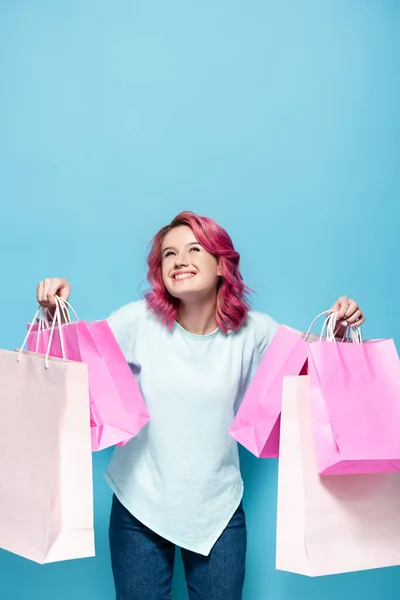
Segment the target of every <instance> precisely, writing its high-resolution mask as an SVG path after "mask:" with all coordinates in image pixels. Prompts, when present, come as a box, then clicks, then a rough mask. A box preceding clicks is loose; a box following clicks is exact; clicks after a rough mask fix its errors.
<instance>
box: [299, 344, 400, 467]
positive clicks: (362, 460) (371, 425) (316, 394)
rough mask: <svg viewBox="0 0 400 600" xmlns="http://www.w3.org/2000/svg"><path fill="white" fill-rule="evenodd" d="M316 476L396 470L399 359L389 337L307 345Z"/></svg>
mask: <svg viewBox="0 0 400 600" xmlns="http://www.w3.org/2000/svg"><path fill="white" fill-rule="evenodd" d="M308 371H309V376H310V393H311V409H312V416H313V433H314V442H315V451H316V457H317V468H318V473H320V474H337V473H343V474H344V473H379V472H390V471H397V470H399V469H400V361H399V357H398V354H397V351H396V348H395V345H394V342H393V340H376V341H371V342H363V343H353V344H347V343H344V344H340V343H339V344H338V343H334V342H333V343H332V342H316V343H314V344H311V345H310V346H309V347H308Z"/></svg>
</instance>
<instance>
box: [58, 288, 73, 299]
mask: <svg viewBox="0 0 400 600" xmlns="http://www.w3.org/2000/svg"><path fill="white" fill-rule="evenodd" d="M70 293H71V289H70V287H69V286H68V285H63V286H62V287H61V288H60V289H59V290H58V295H59V296H60V298H62V299H63V300H65V301H68V298H69V295H70Z"/></svg>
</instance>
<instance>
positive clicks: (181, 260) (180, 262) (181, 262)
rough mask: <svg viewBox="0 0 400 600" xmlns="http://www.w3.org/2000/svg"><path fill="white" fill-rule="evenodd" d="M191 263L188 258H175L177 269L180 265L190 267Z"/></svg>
mask: <svg viewBox="0 0 400 600" xmlns="http://www.w3.org/2000/svg"><path fill="white" fill-rule="evenodd" d="M188 266H189V263H188V262H187V260H186V259H184V258H181V257H179V256H177V257H176V258H175V269H179V268H180V267H188Z"/></svg>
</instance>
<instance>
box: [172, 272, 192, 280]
mask: <svg viewBox="0 0 400 600" xmlns="http://www.w3.org/2000/svg"><path fill="white" fill-rule="evenodd" d="M189 277H194V274H193V273H181V274H180V275H175V277H174V279H189Z"/></svg>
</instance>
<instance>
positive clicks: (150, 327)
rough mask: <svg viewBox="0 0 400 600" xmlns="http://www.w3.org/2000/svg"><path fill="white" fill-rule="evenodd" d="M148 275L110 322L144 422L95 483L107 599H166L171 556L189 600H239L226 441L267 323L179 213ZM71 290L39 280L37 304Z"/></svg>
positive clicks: (158, 240) (235, 491)
mask: <svg viewBox="0 0 400 600" xmlns="http://www.w3.org/2000/svg"><path fill="white" fill-rule="evenodd" d="M148 266H149V270H148V281H149V284H150V289H149V291H148V292H147V293H146V295H145V300H143V301H138V302H132V303H131V304H128V305H127V306H124V307H122V308H121V309H119V310H118V311H116V312H115V313H113V314H112V315H111V316H110V317H109V323H110V326H111V328H112V330H113V332H114V334H115V336H116V338H117V340H118V342H119V344H120V346H121V348H122V350H123V352H124V355H125V357H126V360H127V361H128V363H129V364H130V366H131V369H132V371H133V373H134V374H135V376H136V378H137V380H138V382H139V385H140V388H141V390H142V393H143V396H144V399H145V401H146V403H147V405H148V408H149V412H150V415H151V421H150V423H149V424H148V425H147V426H146V427H145V428H144V429H143V430H142V431H141V432H140V434H139V435H138V436H137V437H136V438H134V439H133V440H132V441H131V442H129V443H128V444H127V445H126V446H124V447H117V448H116V449H115V452H114V455H113V458H112V461H111V464H110V466H109V468H108V471H107V475H106V477H107V481H108V483H109V485H110V486H111V488H112V490H113V492H114V497H113V502H112V510H111V519H110V549H111V560H112V569H113V574H114V580H115V587H116V598H117V600H167V599H168V598H170V597H171V583H172V571H173V564H174V553H175V546H178V547H180V549H181V553H182V558H183V563H184V568H185V574H186V582H187V587H188V591H189V598H190V600H240V599H241V598H242V589H243V582H244V576H245V557H246V523H245V515H244V512H243V508H242V494H243V483H242V479H241V475H240V469H239V458H238V449H237V444H236V442H235V441H234V440H233V439H232V438H231V437H230V436H229V435H228V433H227V431H228V429H229V427H230V425H231V423H232V420H233V417H234V415H235V413H236V411H237V409H238V407H239V405H240V402H241V400H242V398H243V395H244V392H245V390H246V388H247V386H248V384H249V382H250V380H251V378H252V377H253V375H254V373H255V371H256V369H257V367H258V365H259V364H260V362H261V359H262V357H263V355H264V353H265V351H266V349H267V348H268V345H269V343H270V342H271V339H272V337H273V335H274V333H275V331H276V328H277V323H276V322H275V321H274V320H273V319H272V318H271V317H270V316H268V315H266V314H262V313H260V312H256V311H254V310H251V309H250V307H249V305H248V303H247V301H246V293H247V288H246V286H245V284H244V283H243V280H242V277H241V274H240V271H239V254H238V253H237V252H236V251H235V249H234V247H233V244H232V241H231V239H230V237H229V235H228V234H227V232H226V231H225V230H224V229H223V228H222V227H221V226H220V225H218V224H217V223H216V222H215V221H213V220H211V219H209V218H206V217H200V216H198V215H195V214H194V213H191V212H184V213H181V214H180V215H178V216H177V217H176V218H175V219H174V220H173V221H172V223H171V224H170V225H168V226H166V227H164V228H163V229H161V230H160V231H159V232H158V233H157V234H156V236H155V237H154V239H153V243H152V246H151V250H150V253H149V256H148ZM70 290H71V286H70V284H69V282H68V281H67V280H65V279H46V280H44V281H42V282H41V283H40V284H39V285H38V289H37V297H38V301H39V303H40V304H41V305H42V306H44V307H53V306H54V305H55V299H54V296H55V295H56V294H58V295H60V296H61V297H63V298H65V299H68V297H69V294H70ZM332 309H333V310H336V311H337V312H338V320H339V322H341V323H343V322H346V323H349V324H351V325H353V326H357V325H361V323H363V321H364V317H363V314H362V312H361V310H360V309H359V307H358V305H357V303H356V302H354V301H353V300H351V299H349V298H347V297H341V298H339V300H337V302H336V303H335V304H334V306H333V307H332Z"/></svg>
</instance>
